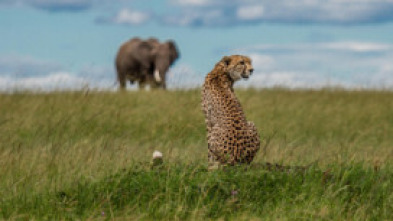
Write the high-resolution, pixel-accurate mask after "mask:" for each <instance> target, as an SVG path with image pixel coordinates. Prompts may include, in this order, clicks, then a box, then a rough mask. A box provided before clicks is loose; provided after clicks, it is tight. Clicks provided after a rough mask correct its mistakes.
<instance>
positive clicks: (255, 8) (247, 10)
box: [236, 5, 264, 20]
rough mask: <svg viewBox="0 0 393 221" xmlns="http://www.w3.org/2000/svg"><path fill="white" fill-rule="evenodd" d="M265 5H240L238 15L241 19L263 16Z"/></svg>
mask: <svg viewBox="0 0 393 221" xmlns="http://www.w3.org/2000/svg"><path fill="white" fill-rule="evenodd" d="M263 13H264V7H263V6H262V5H248V6H240V7H239V8H238V9H237V11H236V16H237V17H238V18H239V19H240V20H254V19H260V18H262V17H263Z"/></svg>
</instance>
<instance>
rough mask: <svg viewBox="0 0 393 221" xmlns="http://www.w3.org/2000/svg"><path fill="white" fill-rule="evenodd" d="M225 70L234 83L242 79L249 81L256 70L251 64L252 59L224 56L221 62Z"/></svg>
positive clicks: (241, 56)
mask: <svg viewBox="0 0 393 221" xmlns="http://www.w3.org/2000/svg"><path fill="white" fill-rule="evenodd" d="M220 63H221V65H223V66H224V70H225V72H226V73H227V74H229V76H230V77H231V79H232V80H233V81H237V80H240V79H241V78H244V79H248V78H249V77H250V75H251V74H252V72H253V71H254V68H253V67H252V64H251V59H250V58H249V57H247V56H243V55H231V56H224V57H223V58H222V59H221V61H220Z"/></svg>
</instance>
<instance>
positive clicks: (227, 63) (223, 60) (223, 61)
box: [221, 56, 231, 66]
mask: <svg viewBox="0 0 393 221" xmlns="http://www.w3.org/2000/svg"><path fill="white" fill-rule="evenodd" d="M221 63H223V64H224V65H225V66H228V65H229V63H231V58H230V57H229V56H224V57H223V58H222V59H221Z"/></svg>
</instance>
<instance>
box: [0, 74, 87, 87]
mask: <svg viewBox="0 0 393 221" xmlns="http://www.w3.org/2000/svg"><path fill="white" fill-rule="evenodd" d="M84 84H86V82H85V81H84V80H83V79H82V78H79V77H76V76H74V75H73V74H72V73H68V72H53V73H49V74H48V75H46V76H32V77H26V78H12V77H9V76H7V77H1V76H0V91H12V90H40V91H50V90H59V89H80V88H82V87H83V85H84Z"/></svg>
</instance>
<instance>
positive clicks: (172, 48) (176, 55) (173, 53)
mask: <svg viewBox="0 0 393 221" xmlns="http://www.w3.org/2000/svg"><path fill="white" fill-rule="evenodd" d="M166 44H167V45H168V48H169V56H170V57H171V61H172V62H173V61H175V60H176V59H178V58H179V56H180V53H179V51H178V50H177V47H176V44H175V42H174V41H172V40H169V41H167V42H166Z"/></svg>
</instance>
